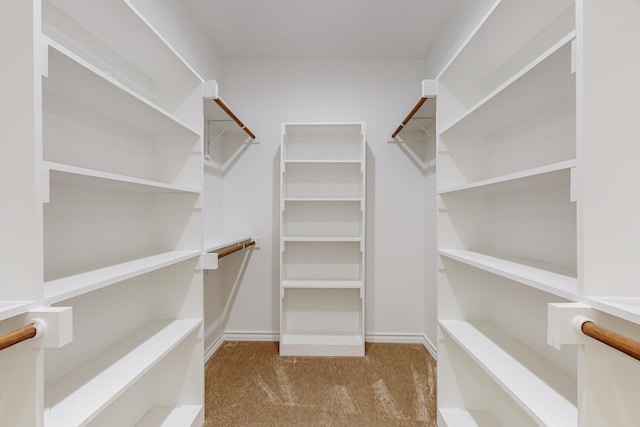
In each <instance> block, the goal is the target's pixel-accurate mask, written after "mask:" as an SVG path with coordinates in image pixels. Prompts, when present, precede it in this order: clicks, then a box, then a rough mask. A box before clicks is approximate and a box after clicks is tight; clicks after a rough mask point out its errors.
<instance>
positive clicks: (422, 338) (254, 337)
mask: <svg viewBox="0 0 640 427" xmlns="http://www.w3.org/2000/svg"><path fill="white" fill-rule="evenodd" d="M279 339H280V335H279V334H277V333H272V332H245V331H233V332H225V333H224V334H222V336H220V338H218V339H217V340H216V341H215V342H214V343H213V344H212V345H211V347H209V348H208V349H206V351H205V354H204V360H205V363H206V362H207V361H208V360H209V359H210V358H211V356H213V355H214V354H215V352H216V351H218V349H219V348H220V346H221V345H222V344H224V342H225V341H278V340H279ZM364 340H365V341H366V342H372V343H394V344H422V345H424V347H425V348H426V349H427V351H428V352H429V353H430V354H431V356H432V357H433V358H434V359H436V360H437V359H438V357H437V350H436V347H435V346H434V345H433V344H432V343H431V341H429V339H428V338H427V336H426V335H421V334H380V333H372V334H366V335H365V339H364Z"/></svg>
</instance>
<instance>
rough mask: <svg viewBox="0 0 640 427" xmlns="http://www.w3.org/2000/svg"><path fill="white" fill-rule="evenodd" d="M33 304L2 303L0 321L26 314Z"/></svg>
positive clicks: (5, 301)
mask: <svg viewBox="0 0 640 427" xmlns="http://www.w3.org/2000/svg"><path fill="white" fill-rule="evenodd" d="M33 303H34V301H19V300H18V301H14V300H4V301H0V321H2V320H5V319H8V318H10V317H13V316H18V315H20V314H23V313H26V312H27V311H29V307H30V306H31V304H33Z"/></svg>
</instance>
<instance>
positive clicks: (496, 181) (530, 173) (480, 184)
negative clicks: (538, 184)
mask: <svg viewBox="0 0 640 427" xmlns="http://www.w3.org/2000/svg"><path fill="white" fill-rule="evenodd" d="M575 166H576V161H575V160H567V161H564V162H558V163H553V164H550V165H545V166H541V167H538V168H533V169H528V170H525V171H520V172H515V173H512V174H508V175H503V176H498V177H495V178H489V179H484V180H481V181H477V182H472V183H469V184H465V185H458V186H454V187H449V188H445V189H442V190H440V191H438V193H440V194H447V193H453V192H456V191H462V190H470V189H474V188H486V187H503V186H505V185H508V184H511V185H513V184H514V181H520V180H523V179H525V178H534V177H544V176H549V175H550V174H553V173H554V172H559V171H566V170H569V169H571V168H574V167H575Z"/></svg>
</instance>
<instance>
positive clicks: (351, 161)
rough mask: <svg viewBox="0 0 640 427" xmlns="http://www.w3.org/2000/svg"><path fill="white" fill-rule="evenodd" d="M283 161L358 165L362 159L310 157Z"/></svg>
mask: <svg viewBox="0 0 640 427" xmlns="http://www.w3.org/2000/svg"><path fill="white" fill-rule="evenodd" d="M283 162H284V163H297V164H329V165H331V164H338V165H351V164H353V165H359V164H361V163H362V160H357V159H354V160H347V159H343V160H320V159H318V160H311V159H299V160H297V159H285V160H283Z"/></svg>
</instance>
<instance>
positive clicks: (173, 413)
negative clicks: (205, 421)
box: [136, 405, 203, 427]
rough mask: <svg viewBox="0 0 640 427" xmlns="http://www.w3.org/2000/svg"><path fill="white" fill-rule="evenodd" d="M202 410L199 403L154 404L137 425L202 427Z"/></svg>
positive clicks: (148, 426) (146, 426) (147, 426)
mask: <svg viewBox="0 0 640 427" xmlns="http://www.w3.org/2000/svg"><path fill="white" fill-rule="evenodd" d="M202 412H203V408H202V406H199V405H184V406H177V407H173V406H154V407H153V408H151V410H150V411H149V412H147V414H146V415H145V416H144V418H143V419H141V420H140V421H139V422H138V424H136V427H200V424H196V423H197V422H199V419H200V418H201V413H202ZM200 421H201V420H200Z"/></svg>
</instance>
